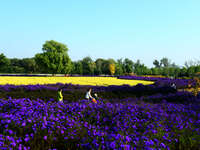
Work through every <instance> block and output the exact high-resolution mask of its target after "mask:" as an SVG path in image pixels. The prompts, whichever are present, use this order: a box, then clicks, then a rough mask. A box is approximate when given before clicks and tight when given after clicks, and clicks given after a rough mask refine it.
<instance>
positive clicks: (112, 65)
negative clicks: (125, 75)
mask: <svg viewBox="0 0 200 150" xmlns="http://www.w3.org/2000/svg"><path fill="white" fill-rule="evenodd" d="M109 70H110V74H111V75H114V74H115V64H109Z"/></svg>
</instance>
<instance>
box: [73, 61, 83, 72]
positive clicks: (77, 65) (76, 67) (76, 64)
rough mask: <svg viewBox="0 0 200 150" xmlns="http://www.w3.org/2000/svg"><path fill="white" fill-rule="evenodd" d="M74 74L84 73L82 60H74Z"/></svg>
mask: <svg viewBox="0 0 200 150" xmlns="http://www.w3.org/2000/svg"><path fill="white" fill-rule="evenodd" d="M72 74H79V75H82V74H83V66H82V63H81V61H80V60H79V61H75V62H73V69H72Z"/></svg>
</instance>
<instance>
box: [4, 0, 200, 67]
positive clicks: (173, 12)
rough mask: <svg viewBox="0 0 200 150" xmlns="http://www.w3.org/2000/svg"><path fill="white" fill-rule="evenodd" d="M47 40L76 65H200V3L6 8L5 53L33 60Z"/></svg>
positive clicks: (51, 1)
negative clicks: (63, 48) (62, 47)
mask: <svg viewBox="0 0 200 150" xmlns="http://www.w3.org/2000/svg"><path fill="white" fill-rule="evenodd" d="M46 40H56V41H58V42H61V43H64V44H66V45H67V46H68V48H69V56H70V57H71V59H72V60H73V61H74V60H80V59H82V58H84V57H86V56H90V57H91V58H92V59H93V60H95V59H97V58H105V59H107V58H114V59H115V60H116V59H119V58H129V59H132V60H133V61H136V60H137V59H140V60H141V61H142V63H144V64H145V65H147V66H149V67H151V66H152V62H153V60H154V59H159V60H160V59H161V58H162V57H168V58H169V59H171V60H172V62H175V63H176V64H178V65H183V64H184V62H185V61H188V60H200V52H199V51H200V0H74V1H73V0H57V1H55V0H33V1H28V0H13V1H11V0H6V1H1V3H0V53H4V54H5V55H6V56H7V57H8V58H14V57H15V58H27V57H33V56H34V55H35V54H36V53H41V52H42V50H41V49H42V45H43V44H44V42H45V41H46Z"/></svg>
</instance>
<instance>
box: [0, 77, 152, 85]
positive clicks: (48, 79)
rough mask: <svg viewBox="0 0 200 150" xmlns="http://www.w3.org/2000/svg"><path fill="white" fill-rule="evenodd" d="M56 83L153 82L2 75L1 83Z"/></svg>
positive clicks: (135, 83) (107, 83) (146, 82)
mask: <svg viewBox="0 0 200 150" xmlns="http://www.w3.org/2000/svg"><path fill="white" fill-rule="evenodd" d="M55 83H63V84H65V83H71V84H80V85H96V86H109V85H123V84H129V85H131V86H133V85H137V84H138V83H142V84H144V85H147V84H153V82H151V81H142V80H124V79H117V78H115V77H8V76H2V77H0V85H5V84H14V85H35V84H55Z"/></svg>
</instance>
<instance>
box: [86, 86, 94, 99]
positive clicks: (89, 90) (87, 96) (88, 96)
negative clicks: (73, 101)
mask: <svg viewBox="0 0 200 150" xmlns="http://www.w3.org/2000/svg"><path fill="white" fill-rule="evenodd" d="M91 92H92V89H91V88H89V89H88V91H87V92H86V95H85V98H86V99H88V100H92V99H93V97H92V95H91Z"/></svg>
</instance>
